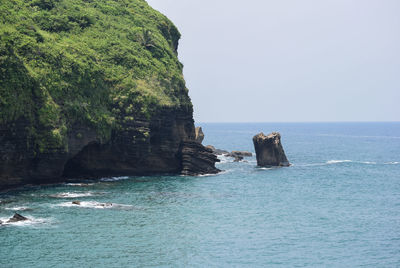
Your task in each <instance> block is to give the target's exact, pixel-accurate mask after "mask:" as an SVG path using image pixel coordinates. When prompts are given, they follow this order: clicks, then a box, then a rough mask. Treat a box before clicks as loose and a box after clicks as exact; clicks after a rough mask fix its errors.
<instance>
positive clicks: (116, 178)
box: [100, 176, 129, 182]
mask: <svg viewBox="0 0 400 268" xmlns="http://www.w3.org/2000/svg"><path fill="white" fill-rule="evenodd" d="M127 179H129V177H128V176H123V177H110V178H102V179H100V181H103V182H111V181H120V180H127Z"/></svg>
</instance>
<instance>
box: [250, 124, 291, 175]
mask: <svg viewBox="0 0 400 268" xmlns="http://www.w3.org/2000/svg"><path fill="white" fill-rule="evenodd" d="M253 143H254V148H255V150H256V157H257V165H258V166H260V167H270V166H281V167H287V166H290V163H289V161H288V159H287V158H286V155H285V151H284V150H283V147H282V144H281V134H279V133H278V132H272V133H271V134H269V135H267V136H266V135H264V133H262V132H261V133H259V134H257V135H255V136H254V137H253Z"/></svg>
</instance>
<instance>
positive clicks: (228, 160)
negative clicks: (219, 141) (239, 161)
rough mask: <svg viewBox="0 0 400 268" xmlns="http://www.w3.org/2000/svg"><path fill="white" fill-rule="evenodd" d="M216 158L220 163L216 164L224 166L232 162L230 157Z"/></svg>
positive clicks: (220, 156)
mask: <svg viewBox="0 0 400 268" xmlns="http://www.w3.org/2000/svg"><path fill="white" fill-rule="evenodd" d="M217 157H218V159H219V160H220V162H217V163H216V164H224V163H228V162H232V161H233V160H232V158H231V157H227V156H225V155H217ZM230 160H231V161H230Z"/></svg>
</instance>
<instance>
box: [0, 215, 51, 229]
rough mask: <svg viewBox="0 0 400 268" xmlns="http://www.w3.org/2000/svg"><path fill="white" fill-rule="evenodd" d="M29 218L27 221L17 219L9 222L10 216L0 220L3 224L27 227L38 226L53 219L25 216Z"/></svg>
mask: <svg viewBox="0 0 400 268" xmlns="http://www.w3.org/2000/svg"><path fill="white" fill-rule="evenodd" d="M24 217H26V218H27V220H25V221H17V222H7V221H8V220H9V219H10V218H0V221H2V222H3V223H2V224H0V227H1V226H21V227H27V226H37V225H41V224H48V223H51V222H52V221H53V219H51V218H47V219H45V218H35V217H32V216H30V215H26V216H24Z"/></svg>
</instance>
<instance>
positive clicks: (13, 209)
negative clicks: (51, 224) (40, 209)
mask: <svg viewBox="0 0 400 268" xmlns="http://www.w3.org/2000/svg"><path fill="white" fill-rule="evenodd" d="M5 210H12V211H24V210H31V208H29V207H11V208H5Z"/></svg>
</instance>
